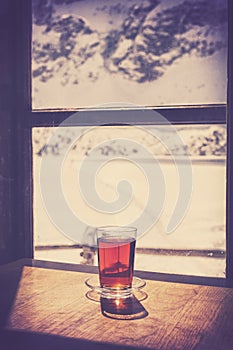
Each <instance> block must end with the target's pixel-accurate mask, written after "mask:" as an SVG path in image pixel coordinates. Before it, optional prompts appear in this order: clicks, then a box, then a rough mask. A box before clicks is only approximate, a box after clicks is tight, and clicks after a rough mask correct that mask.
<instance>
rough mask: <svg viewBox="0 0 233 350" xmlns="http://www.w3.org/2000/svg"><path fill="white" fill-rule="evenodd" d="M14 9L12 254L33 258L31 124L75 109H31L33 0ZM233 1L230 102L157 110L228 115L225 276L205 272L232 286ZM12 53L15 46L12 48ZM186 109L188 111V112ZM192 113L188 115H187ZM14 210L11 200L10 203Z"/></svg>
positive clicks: (216, 117) (180, 116)
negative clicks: (14, 150)
mask: <svg viewBox="0 0 233 350" xmlns="http://www.w3.org/2000/svg"><path fill="white" fill-rule="evenodd" d="M10 2H11V8H12V13H13V19H14V20H13V21H11V26H12V28H11V35H12V39H13V40H14V57H15V59H14V69H13V71H12V74H13V75H14V78H15V90H14V93H12V97H13V98H14V101H15V102H14V104H13V114H14V118H15V136H16V141H14V142H15V149H16V148H17V157H16V165H15V170H16V171H17V173H18V177H17V181H16V183H15V184H14V188H13V191H14V194H15V199H16V200H17V203H18V204H17V205H15V206H14V210H15V215H16V219H15V225H14V227H15V229H16V236H15V238H14V242H13V240H12V242H11V244H14V245H15V247H16V249H15V250H14V253H13V257H14V258H21V257H23V258H33V180H32V139H31V136H32V128H33V127H37V126H44V127H48V126H56V125H59V124H60V123H61V122H62V121H64V120H65V119H66V118H67V117H68V116H69V115H71V114H72V113H74V112H76V110H65V109H64V110H40V111H33V110H32V106H31V26H32V16H31V0H24V1H18V0H10ZM231 27H233V2H232V1H231V0H228V96H227V104H226V105H224V104H222V105H203V106H188V107H186V106H185V107H176V108H170V107H169V108H165V107H164V108H158V109H157V110H158V111H160V112H162V114H163V115H164V116H165V117H166V118H167V119H168V120H169V121H170V122H171V123H173V124H184V123H188V124H193V123H194V124H195V123H198V124H205V123H214V124H215V123H216V124H221V123H226V120H227V130H228V131H227V137H228V149H227V206H226V207H227V209H226V236H227V237H226V254H227V255H226V278H210V277H204V278H201V279H203V281H205V283H206V284H214V285H225V286H233V215H231V212H232V208H233V152H232V149H233V137H232V132H233V130H232V128H233V102H232V100H233V90H232V81H233V80H232V70H233V67H232V66H233V60H232V50H233V48H232V41H233V34H232V31H231V30H230V28H231ZM12 54H13V51H12ZM187 112H188V113H187ZM79 113H80V125H102V124H109V123H113V122H114V121H116V124H119V123H121V122H123V121H122V120H121V112H120V111H113V112H112V113H113V114H112V116H113V118H112V120H111V121H109V119H108V117H106V115H107V113H105V111H102V112H101V113H98V111H92V112H91V115H90V114H89V119H88V120H86V119H85V112H82V111H79ZM187 115H188V118H187ZM153 122H154V121H153V120H150V119H148V120H145V119H143V120H142V119H140V118H139V119H137V120H135V124H138V125H140V124H141V125H142V124H153ZM124 123H132V113H131V112H130V111H128V112H127V113H125V112H124ZM9 207H10V209H11V210H12V203H11V205H9ZM149 275H150V276H151V278H153V276H154V278H158V276H163V277H162V278H163V279H169V280H174V281H182V282H185V281H188V282H189V283H190V282H191V283H196V282H199V281H200V278H199V277H194V276H184V275H174V274H170V275H169V274H156V273H149Z"/></svg>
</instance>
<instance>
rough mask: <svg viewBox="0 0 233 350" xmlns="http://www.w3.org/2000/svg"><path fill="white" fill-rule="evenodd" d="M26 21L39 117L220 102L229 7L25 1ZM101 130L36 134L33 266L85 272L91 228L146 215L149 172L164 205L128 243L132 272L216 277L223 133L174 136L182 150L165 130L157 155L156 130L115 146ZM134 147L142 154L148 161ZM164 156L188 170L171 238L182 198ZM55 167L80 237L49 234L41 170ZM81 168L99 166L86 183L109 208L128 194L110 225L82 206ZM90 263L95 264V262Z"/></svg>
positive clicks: (53, 230) (55, 227) (217, 129)
mask: <svg viewBox="0 0 233 350" xmlns="http://www.w3.org/2000/svg"><path fill="white" fill-rule="evenodd" d="M33 10H34V17H33V49H32V76H33V79H32V87H33V107H34V108H36V109H47V108H49V109H51V108H86V107H88V108H98V106H103V105H105V104H107V105H108V107H109V106H110V107H111V104H112V105H114V104H116V103H120V105H121V107H124V106H126V105H128V104H129V103H132V104H134V105H137V106H147V107H152V106H166V105H168V106H172V107H174V106H176V105H188V104H191V105H193V104H198V105H200V104H209V103H210V104H218V103H225V102H226V59H227V37H226V25H227V19H226V1H220V0H213V1H211V2H210V1H206V0H201V1H199V0H197V1H191V0H176V1H174V0H173V1H171V0H160V1H159V0H150V1H149V0H145V1H136V0H128V1H119V0H118V1H117V0H116V1H110V0H109V1H108V0H98V1H96V0H93V1H91V0H79V1H78V0H76V1H75V0H33ZM76 129H78V131H77V130H76ZM110 129H111V128H107V127H101V130H99V128H97V130H96V131H95V132H92V133H89V134H88V132H87V131H86V129H84V128H81V127H80V128H78V127H77V128H72V127H70V128H68V127H67V128H63V130H61V129H60V130H59V129H58V130H57V129H56V128H42V127H41V128H39V127H38V128H34V129H33V171H34V176H33V178H34V246H35V257H36V258H38V259H46V260H56V261H65V262H73V263H83V262H87V259H86V260H85V254H84V253H85V252H84V250H83V248H82V245H83V244H86V243H87V244H88V243H90V241H89V242H88V237H89V238H90V237H92V235H93V234H94V228H95V227H96V226H100V225H103V224H104V225H106V224H110V223H114V224H120V225H123V224H130V223H131V222H132V221H134V218H135V217H137V216H139V215H140V213H141V212H143V211H144V209H145V207H146V201H147V197H148V198H149V196H150V189H149V188H148V181H147V180H148V178H150V177H153V179H154V182H155V183H157V182H159V175H158V167H157V168H156V167H155V164H158V165H159V169H160V170H161V172H162V174H163V178H164V183H165V189H166V196H165V200H164V205H163V207H162V210H161V213H160V215H159V217H158V218H156V219H157V220H154V218H153V215H152V217H151V213H147V214H148V220H150V221H152V222H153V220H154V222H153V225H152V226H151V227H150V229H149V230H148V232H146V234H144V235H142V236H141V237H140V238H139V239H138V241H137V248H138V253H137V254H136V262H135V268H136V269H142V270H147V271H155V272H171V273H181V274H191V275H201V276H216V277H224V276H225V263H226V261H225V250H226V232H225V231H226V230H225V202H226V189H225V187H226V164H225V163H226V162H225V161H226V145H227V140H226V126H225V125H196V126H192V125H186V126H185V125H180V126H177V127H176V129H175V134H178V135H179V137H180V138H181V140H182V142H181V144H180V143H177V142H176V138H174V133H171V132H167V131H166V130H165V131H164V130H162V129H161V130H160V133H161V134H162V135H163V140H164V144H162V143H161V142H159V140H158V139H157V138H156V137H154V135H153V133H154V130H155V129H156V127H155V126H147V127H142V128H129V129H127V128H125V131H124V132H126V134H121V132H122V129H121V128H120V127H119V128H118V129H119V130H118V131H119V134H117V128H114V131H113V129H111V130H110ZM53 134H55V136H54V137H52V135H53ZM77 135H79V136H78V137H77ZM88 135H89V136H88ZM119 135H120V136H119ZM122 135H123V136H122ZM125 139H127V142H126V141H125ZM74 140H75V141H76V142H74ZM128 141H129V142H128ZM166 145H169V147H168V146H167V147H166ZM142 147H145V148H146V149H149V151H150V152H151V155H150V156H149V157H145V155H144V153H143V152H142ZM171 154H173V155H175V156H177V157H178V156H181V157H182V156H183V157H184V156H185V157H188V158H190V160H191V168H192V196H191V200H190V203H189V206H188V208H187V211H186V213H185V215H184V218H183V220H182V222H181V223H180V224H179V225H178V227H177V228H176V229H175V230H174V232H172V233H171V234H169V235H168V234H167V233H166V226H167V223H168V221H169V217H170V215H171V213H172V211H173V208H174V205H175V203H176V200H177V194H178V193H179V190H180V188H179V181H178V180H179V179H178V176H177V164H178V163H177V164H176V162H175V163H174V161H173V160H172V159H171ZM59 159H60V161H61V165H62V166H61V169H60V173H59V174H57V175H58V176H61V182H62V190H63V199H64V202H65V203H67V205H68V207H69V208H70V211H71V212H72V213H73V214H74V215H75V216H77V217H79V218H81V221H82V222H83V223H84V226H85V229H83V226H80V227H78V226H77V227H76V229H77V237H74V235H73V236H72V235H71V234H70V232H69V230H67V231H65V230H64V229H61V227H59V224H58V223H57V222H54V218H53V217H51V213H50V209H49V210H48V207H47V206H46V203H45V202H44V198H43V188H42V187H43V177H41V176H42V175H43V174H42V175H41V166H43V164H44V163H45V162H47V161H49V164H51V165H52V164H55V163H56V162H57V161H58V160H59ZM122 159H126V160H127V161H129V162H127V163H126V162H124V161H122ZM177 159H178V158H177ZM113 160H115V162H112V161H113ZM130 161H131V163H130ZM43 162H44V163H43ZM83 163H85V164H87V165H86V168H87V169H89V170H90V172H91V170H92V169H94V168H96V164H98V165H99V166H100V168H101V171H98V173H95V174H93V176H94V179H95V189H96V191H97V194H98V195H99V196H100V197H101V198H102V199H103V200H104V201H105V202H106V203H111V201H114V200H116V199H117V196H118V193H117V183H118V182H119V181H120V180H122V179H126V180H128V181H129V183H131V184H132V187H133V190H134V191H133V195H132V197H131V201H130V203H129V204H127V206H126V207H123V209H122V210H120V211H119V212H118V213H117V214H112V215H109V213H102V212H100V211H98V210H94V209H95V208H94V209H93V207H91V206H90V203H88V202H86V201H85V200H84V199H83V197H82V195H81V194H80V192H81V189H80V186H79V183H78V177H77V176H78V172H79V170H80V166H81V165H82V164H83ZM108 163H109V165H108ZM128 163H130V165H129V164H128ZM46 164H47V163H46ZM93 164H95V165H93ZM106 165H107V166H106ZM139 165H140V166H141V167H140V166H139ZM137 166H138V167H137ZM105 168H106V169H105ZM42 169H43V168H42ZM145 170H146V171H148V173H147V174H146V175H145V174H144V173H143V171H144V172H145ZM42 173H43V170H42ZM88 175H89V174H88ZM86 186H87V187H88V186H89V183H87V184H86ZM84 187H85V186H84ZM46 190H47V189H46ZM48 191H51V194H52V195H53V196H54V201H53V211H54V212H55V213H56V214H57V217H59V218H62V219H63V221H64V222H65V221H66V216H65V214H64V212H63V211H62V210H61V207H60V203H59V198H58V194H57V192H56V191H53V184H52V185H51V188H50V189H48ZM157 202H158V198H157ZM155 203H156V198H155ZM55 221H56V220H55ZM65 224H66V223H65ZM71 236H72V237H71ZM59 247H60V248H59ZM61 247H62V248H63V249H61ZM55 248H57V249H55ZM151 248H152V250H153V249H154V252H153V251H151V250H149V249H151ZM89 253H90V251H88V250H87V254H89ZM82 254H84V256H81V255H82ZM92 258H93V259H94V261H92V263H94V264H97V258H96V254H92Z"/></svg>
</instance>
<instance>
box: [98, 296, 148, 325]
mask: <svg viewBox="0 0 233 350" xmlns="http://www.w3.org/2000/svg"><path fill="white" fill-rule="evenodd" d="M100 304H101V311H102V314H103V315H104V316H106V317H109V318H114V319H118V320H137V319H140V318H145V317H147V316H148V312H147V311H146V309H145V308H144V306H143V305H142V304H141V303H140V301H139V300H138V299H137V298H136V297H135V296H134V295H132V296H130V297H128V298H114V299H108V298H100Z"/></svg>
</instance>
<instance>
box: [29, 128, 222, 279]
mask: <svg viewBox="0 0 233 350" xmlns="http://www.w3.org/2000/svg"><path fill="white" fill-rule="evenodd" d="M175 133H176V134H177V135H179V137H180V140H181V142H179V140H178V139H177V140H178V141H177V140H176V139H175V137H174V134H172V133H171V131H170V130H169V129H166V128H165V127H164V126H150V127H149V126H147V127H140V128H137V127H129V126H127V127H123V126H121V127H101V128H89V129H83V128H81V127H63V128H62V129H61V128H58V129H57V128H33V168H34V169H33V170H34V249H35V258H38V259H46V260H55V261H63V262H73V263H80V262H81V263H88V264H97V256H96V252H95V248H90V246H92V244H93V235H94V233H95V229H94V228H95V227H96V226H100V225H101V226H102V225H108V224H120V225H122V224H129V223H130V224H131V223H132V221H133V220H134V219H135V220H137V218H139V221H138V227H139V226H140V225H141V223H142V222H141V221H142V220H144V221H145V223H146V225H147V224H148V223H149V224H151V226H150V227H147V231H146V232H145V233H144V234H142V235H141V237H139V239H138V240H137V253H136V266H135V268H136V269H139V270H147V271H154V272H169V273H179V274H189V275H199V276H215V277H224V276H225V264H226V259H225V257H226V232H225V202H226V188H225V187H226V184H225V182H226V181H225V176H226V165H225V161H226V126H225V125H205V126H203V125H196V126H188V125H182V126H177V127H176V128H175ZM51 135H53V136H51ZM158 135H160V136H159V137H158ZM171 140H172V142H171ZM145 150H146V151H145ZM184 157H185V158H184ZM189 157H190V158H189ZM187 158H189V159H190V160H191V170H192V175H191V178H187V176H190V173H186V175H185V174H184V170H185V168H184V164H185V163H184V159H187ZM57 164H58V167H57ZM187 164H188V163H187ZM49 167H51V168H50V169H49ZM186 170H187V169H186ZM85 171H86V172H85ZM182 171H183V173H182ZM50 172H52V174H51V173H50ZM160 173H161V174H162V176H161V177H160ZM80 174H81V176H80ZM83 174H84V176H83ZM51 175H52V176H51ZM183 175H184V176H183ZM78 176H79V177H78ZM179 176H180V178H182V179H183V180H182V181H184V182H185V183H183V182H181V183H180V182H179ZM51 179H52V181H51ZM190 179H191V180H190ZM121 180H126V181H128V182H129V183H130V184H131V190H132V192H130V190H129V188H128V187H123V189H122V188H121V187H120V185H119V182H120V181H121ZM151 180H152V183H151ZM163 180H164V182H163ZM187 185H188V186H189V187H190V186H191V187H192V193H191V197H190V202H187V203H186V204H187V206H186V208H185V212H184V213H183V214H184V215H183V220H180V222H179V224H178V225H177V227H175V228H173V231H172V232H171V233H168V231H167V225H168V222H169V218H170V217H171V213H172V212H173V210H174V206H175V204H176V201H177V197H178V195H179V193H181V191H182V187H183V186H187ZM59 186H61V187H59ZM151 186H152V187H151ZM153 186H155V189H153ZM163 186H164V189H165V195H164V197H163V196H162V194H161V193H162V192H160V190H161V187H163ZM148 187H149V188H148ZM124 189H125V191H124ZM189 189H190V188H187V190H189ZM154 190H155V195H154V192H153V191H154ZM59 191H61V192H62V195H61V193H59ZM88 191H89V192H88ZM88 196H89V197H88ZM95 196H97V197H98V199H99V198H100V199H102V200H103V202H104V203H105V207H103V206H102V207H101V206H99V207H98V206H96V207H95V205H94V204H95V203H98V205H99V202H98V201H97V199H96V197H95ZM151 196H153V198H152V200H153V206H152V211H150V210H147V209H148V206H147V203H148V202H149V200H150V199H151V198H150V197H151ZM119 198H121V199H122V202H120V204H122V206H121V207H120V208H118V207H115V209H116V210H115V212H113V211H114V210H113V209H114V208H113V209H112V211H111V210H109V208H111V205H112V203H113V202H114V203H115V204H116V203H117V201H118V199H119ZM125 198H126V199H129V201H128V202H127V201H126V202H125ZM183 199H184V198H183ZM43 201H44V203H43ZM95 201H97V202H95ZM64 203H65V205H67V207H66V206H64ZM93 203H94V204H93ZM100 204H101V205H102V204H103V203H102V202H100ZM158 204H159V205H160V204H161V210H160V211H158V212H157V214H156V208H157V205H158ZM67 208H68V210H69V211H70V213H68V212H67ZM149 209H151V208H149ZM142 213H143V215H145V216H144V218H143V219H141V216H140V215H141V214H142ZM71 214H72V215H74V216H75V217H76V218H78V220H79V222H80V224H77V225H76V224H75V227H73V222H72V220H70V219H69V218H71V219H72V216H71ZM140 220H141V221H140ZM77 222H78V221H77ZM135 222H136V221H135ZM143 224H144V222H143ZM148 226H149V225H148ZM143 227H144V226H143ZM80 254H81V255H82V256H81V255H80Z"/></svg>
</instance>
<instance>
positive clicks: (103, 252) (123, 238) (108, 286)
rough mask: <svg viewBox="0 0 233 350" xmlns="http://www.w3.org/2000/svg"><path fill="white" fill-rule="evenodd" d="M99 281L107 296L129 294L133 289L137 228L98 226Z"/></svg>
mask: <svg viewBox="0 0 233 350" xmlns="http://www.w3.org/2000/svg"><path fill="white" fill-rule="evenodd" d="M96 232H97V245H98V266H99V282H100V287H101V288H102V291H103V294H105V295H106V296H108V295H112V296H114V295H115V296H127V295H128V294H129V293H130V292H131V290H132V281H133V271H134V255H135V245H136V235H137V229H136V228H135V227H124V226H103V227H99V228H97V231H96Z"/></svg>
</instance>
